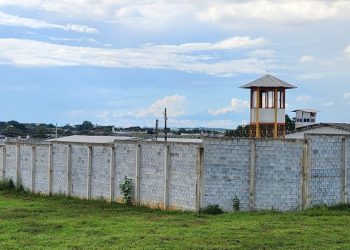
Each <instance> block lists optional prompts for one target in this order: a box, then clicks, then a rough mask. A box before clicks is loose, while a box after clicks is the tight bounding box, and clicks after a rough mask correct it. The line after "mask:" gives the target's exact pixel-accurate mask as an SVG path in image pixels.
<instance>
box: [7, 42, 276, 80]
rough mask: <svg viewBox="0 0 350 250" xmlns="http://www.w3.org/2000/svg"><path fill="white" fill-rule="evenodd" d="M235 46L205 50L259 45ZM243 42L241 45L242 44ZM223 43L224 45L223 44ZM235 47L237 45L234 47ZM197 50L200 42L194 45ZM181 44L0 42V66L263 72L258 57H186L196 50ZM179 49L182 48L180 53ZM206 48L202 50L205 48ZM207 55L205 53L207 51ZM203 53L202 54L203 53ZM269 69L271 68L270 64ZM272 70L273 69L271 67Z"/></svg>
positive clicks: (261, 61)
mask: <svg viewBox="0 0 350 250" xmlns="http://www.w3.org/2000/svg"><path fill="white" fill-rule="evenodd" d="M229 40H230V41H239V42H238V43H234V42H233V43H230V44H229V45H228V44H227V43H226V41H227V40H224V42H217V43H212V44H211V45H210V46H209V47H210V48H212V49H213V50H215V48H217V47H219V48H221V49H223V48H224V47H225V48H227V50H230V49H233V48H235V49H236V48H238V46H243V47H245V46H252V44H260V41H261V40H262V39H260V38H258V39H257V40H256V39H250V40H249V39H247V38H244V39H240V38H237V39H229ZM243 40H244V41H245V42H242V41H243ZM223 44H225V45H223ZM238 44H239V45H238ZM195 45H198V46H199V47H201V46H200V45H201V43H198V44H195ZM198 46H194V44H192V46H191V48H189V47H188V46H183V45H177V46H174V45H145V46H143V47H140V48H124V49H108V48H93V47H77V46H68V45H62V44H53V43H47V42H41V41H35V40H27V39H0V47H1V48H2V50H1V51H0V64H14V65H18V66H32V67H48V66H78V65H89V66H99V67H114V68H156V69H172V70H179V71H185V72H201V73H206V74H210V75H216V76H229V75H235V74H241V73H256V74H260V73H263V72H265V70H264V69H265V67H266V62H265V61H264V60H260V59H258V58H249V57H248V58H238V59H231V60H228V59H222V58H220V57H218V55H216V57H215V58H212V57H211V56H209V55H208V54H201V53H196V54H190V52H194V51H197V50H198ZM183 47H186V49H185V50H184V49H183ZM209 47H208V45H206V49H209ZM207 52H208V51H207ZM207 52H206V53H207ZM270 66H271V65H270ZM272 67H277V66H276V65H273V64H272Z"/></svg>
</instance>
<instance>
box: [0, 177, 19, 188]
mask: <svg viewBox="0 0 350 250" xmlns="http://www.w3.org/2000/svg"><path fill="white" fill-rule="evenodd" d="M14 189H16V186H15V183H14V182H13V180H12V179H10V178H5V179H2V180H0V190H14Z"/></svg>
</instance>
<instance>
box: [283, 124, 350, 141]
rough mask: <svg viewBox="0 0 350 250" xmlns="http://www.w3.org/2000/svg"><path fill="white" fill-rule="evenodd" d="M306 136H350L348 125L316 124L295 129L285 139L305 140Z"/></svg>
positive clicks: (349, 126) (349, 125)
mask: <svg viewBox="0 0 350 250" xmlns="http://www.w3.org/2000/svg"><path fill="white" fill-rule="evenodd" d="M307 134H322V135H324V134H328V135H350V124H348V123H318V124H313V125H309V126H306V127H300V128H296V130H295V131H294V132H293V133H290V134H287V135H286V138H287V139H305V135H307Z"/></svg>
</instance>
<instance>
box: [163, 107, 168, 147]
mask: <svg viewBox="0 0 350 250" xmlns="http://www.w3.org/2000/svg"><path fill="white" fill-rule="evenodd" d="M167 120H168V116H167V113H166V108H165V109H164V140H165V141H167V140H168V126H167Z"/></svg>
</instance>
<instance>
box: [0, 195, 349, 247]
mask: <svg viewBox="0 0 350 250" xmlns="http://www.w3.org/2000/svg"><path fill="white" fill-rule="evenodd" d="M24 248H34V249H40V248H41V249H48V248H55V249H110V248H112V249H113V248H114V249H127V248H139V249H232V248H239V249H242V248H243V249H350V206H342V207H340V206H338V207H333V208H325V207H322V208H317V209H316V208H314V209H309V210H307V211H304V212H291V213H277V212H260V213H244V212H240V213H226V214H221V215H215V216H213V215H198V214H195V213H184V212H164V211H160V210H151V209H147V208H143V207H127V206H124V205H120V204H109V203H106V202H103V201H84V200H78V199H72V198H65V197H41V196H34V195H31V194H23V193H22V194H20V193H16V192H13V191H11V192H10V191H0V249H24Z"/></svg>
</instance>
